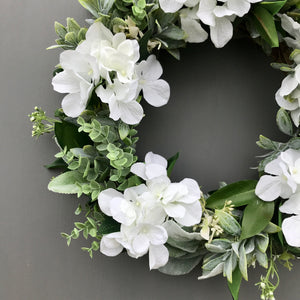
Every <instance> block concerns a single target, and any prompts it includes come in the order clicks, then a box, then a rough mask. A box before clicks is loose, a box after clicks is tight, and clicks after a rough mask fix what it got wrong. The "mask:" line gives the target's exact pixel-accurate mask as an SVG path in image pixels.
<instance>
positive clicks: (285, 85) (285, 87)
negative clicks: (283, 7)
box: [275, 15, 300, 127]
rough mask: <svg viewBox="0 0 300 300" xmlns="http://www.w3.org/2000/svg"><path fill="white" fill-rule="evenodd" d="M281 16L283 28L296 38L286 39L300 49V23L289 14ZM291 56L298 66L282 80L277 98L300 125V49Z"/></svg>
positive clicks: (293, 46)
mask: <svg viewBox="0 0 300 300" xmlns="http://www.w3.org/2000/svg"><path fill="white" fill-rule="evenodd" d="M280 17H281V24H282V28H284V29H285V30H286V31H287V32H288V33H289V34H290V35H292V36H293V37H294V38H295V39H292V38H291V37H285V38H284V40H285V41H286V43H287V44H288V45H289V46H290V47H291V48H293V49H300V33H299V32H300V31H299V30H300V24H299V23H297V22H295V21H294V20H293V19H292V18H290V17H289V16H287V15H280ZM291 58H292V59H293V60H294V62H295V65H296V66H295V68H294V69H292V70H291V73H290V74H288V75H287V76H286V77H285V78H284V80H283V81H282V84H281V87H280V89H279V90H278V91H277V93H276V95H275V98H276V101H277V103H278V105H279V106H280V107H282V108H284V109H286V110H288V111H290V112H291V118H292V120H293V122H294V124H295V126H296V127H298V126H299V121H300V87H299V83H300V65H299V63H300V56H299V52H298V50H296V51H295V52H294V53H293V55H291Z"/></svg>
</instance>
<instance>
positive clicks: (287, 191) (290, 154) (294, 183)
mask: <svg viewBox="0 0 300 300" xmlns="http://www.w3.org/2000/svg"><path fill="white" fill-rule="evenodd" d="M265 172H266V173H269V174H271V175H273V176H271V175H263V176H262V177H261V178H260V179H259V181H258V183H257V186H256V189H255V193H256V195H257V196H258V197H259V198H261V199H262V200H264V201H273V200H275V199H277V198H278V197H281V198H283V199H287V198H289V197H291V196H292V195H293V194H294V193H295V192H296V190H297V187H298V185H299V184H300V152H299V151H296V150H293V149H288V150H286V151H284V152H282V153H281V154H280V156H279V157H278V158H276V159H274V160H273V161H271V162H270V163H268V164H267V165H266V167H265Z"/></svg>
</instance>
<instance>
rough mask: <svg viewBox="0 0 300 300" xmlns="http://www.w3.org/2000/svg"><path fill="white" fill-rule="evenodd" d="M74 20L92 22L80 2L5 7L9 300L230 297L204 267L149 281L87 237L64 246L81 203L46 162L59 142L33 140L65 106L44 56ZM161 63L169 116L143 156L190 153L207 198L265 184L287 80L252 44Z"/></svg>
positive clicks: (139, 264) (183, 167) (0, 21)
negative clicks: (266, 150)
mask: <svg viewBox="0 0 300 300" xmlns="http://www.w3.org/2000/svg"><path fill="white" fill-rule="evenodd" d="M68 16H71V17H75V18H76V19H77V20H79V21H80V22H81V24H83V21H84V18H86V17H87V14H86V13H85V11H84V10H83V9H81V8H80V6H79V4H77V1H76V0H52V1H36V0H22V1H21V0H19V1H18V0H10V1H4V0H2V1H1V11H0V28H1V47H0V59H1V64H0V65H1V71H0V72H1V80H0V86H1V89H0V90H1V104H2V107H1V110H0V125H1V126H0V132H1V133H0V136H1V146H0V154H1V155H0V160H1V164H0V166H1V168H0V170H1V171H0V172H1V181H0V190H1V209H0V266H1V267H0V299H3V300H19V299H20V300H40V299H43V300H52V299H54V300H56V299H58V300H60V299H65V300H81V299H101V300H115V299H125V300H127V299H128V300H129V299H130V300H150V299H156V300H164V299H174V300H176V299H183V298H184V299H203V300H204V299H206V300H207V299H225V300H227V299H230V295H229V293H228V291H227V288H226V285H225V280H224V279H223V278H222V277H217V278H213V279H210V280H207V281H203V282H199V281H197V276H198V275H199V274H200V269H197V270H195V271H194V272H192V273H191V274H189V275H187V276H184V277H178V278H174V277H168V276H165V275H163V274H160V273H159V272H157V271H152V272H149V271H148V263H147V258H142V259H139V260H134V259H131V258H129V257H127V256H125V255H120V256H118V257H116V258H107V257H104V256H102V255H101V254H100V253H99V254H97V255H95V257H94V259H93V260H91V259H90V258H89V257H88V256H87V254H86V253H83V252H82V251H81V250H80V247H82V246H86V245H87V242H86V241H85V240H78V241H76V242H74V243H72V244H71V246H70V247H69V248H68V247H67V246H66V243H65V241H64V240H63V239H62V238H60V235H59V233H60V232H61V231H65V232H69V231H70V230H71V229H72V228H73V227H72V225H73V222H74V221H77V220H78V218H76V217H75V216H74V215H73V211H74V210H75V208H76V207H77V203H78V200H77V199H76V198H74V197H68V196H61V195H56V194H54V193H50V192H48V191H47V184H48V181H49V180H50V178H51V177H52V176H54V173H53V172H50V171H48V170H46V169H44V168H43V164H46V163H48V162H49V161H51V159H52V157H53V155H54V154H55V153H56V151H57V149H56V146H55V144H54V142H53V140H52V138H51V137H50V136H46V137H42V138H41V139H40V140H39V141H35V140H34V139H32V138H31V136H30V134H31V124H30V123H29V122H28V120H27V117H26V116H27V114H28V113H30V112H31V111H32V109H33V107H34V106H35V105H38V106H41V107H43V108H44V109H45V110H46V111H47V112H48V113H49V114H50V115H51V114H52V113H53V111H54V110H55V108H56V107H58V106H59V105H60V102H61V98H62V97H61V95H59V94H56V93H55V92H53V91H52V88H51V84H50V80H51V71H52V69H53V68H54V66H55V65H56V64H57V63H58V53H59V52H58V51H55V50H54V51H46V50H45V48H46V47H47V46H49V45H51V44H52V41H53V40H54V39H55V34H54V30H53V23H54V21H55V20H58V21H60V22H64V19H65V18H66V17H68ZM161 61H162V63H163V65H164V69H165V75H164V78H165V79H166V80H168V82H169V83H170V85H171V87H172V97H171V99H170V103H169V105H168V106H166V107H164V108H161V109H156V108H151V107H149V106H147V105H145V111H146V115H147V116H146V117H145V119H144V121H143V124H142V125H140V126H139V130H140V136H141V141H140V144H139V147H138V152H139V155H140V157H141V159H142V158H143V156H144V154H145V153H146V152H148V151H151V150H152V151H154V152H157V153H160V154H163V155H165V156H167V157H168V156H171V155H173V154H175V153H176V152H177V151H180V153H181V158H180V160H179V162H178V164H177V165H176V168H175V170H174V174H173V176H174V179H176V180H179V179H181V178H183V177H192V178H195V179H197V180H198V181H199V184H201V185H202V186H203V189H204V190H205V191H208V190H210V189H213V188H215V187H216V186H217V183H218V182H219V181H223V180H224V181H227V182H232V181H235V180H238V179H244V178H245V179H247V178H253V177H255V176H256V173H255V171H253V170H250V167H253V166H255V165H256V159H255V156H256V155H258V154H259V153H260V152H259V150H258V149H257V147H256V146H255V141H256V139H257V136H258V134H259V133H263V134H265V135H267V136H269V137H271V138H276V137H279V135H278V132H277V130H276V128H275V121H274V117H275V112H276V109H277V107H276V105H275V103H274V92H275V91H276V89H277V88H278V87H279V85H280V82H281V74H280V73H278V72H277V71H274V70H272V69H271V68H270V67H269V66H268V62H267V60H266V57H265V55H264V54H263V53H262V52H261V51H260V49H258V48H257V47H256V46H255V45H253V44H252V43H251V42H247V41H239V42H236V41H232V42H231V43H230V45H228V46H226V47H225V48H224V49H222V50H216V49H214V48H213V47H212V46H211V45H210V44H209V43H205V44H203V45H201V46H200V47H198V46H197V47H195V46H192V47H189V48H188V49H186V50H184V51H182V61H181V62H176V61H175V60H173V59H172V58H170V57H168V56H167V55H162V57H161ZM297 267H298V268H297ZM259 271H261V270H256V271H252V272H250V280H249V281H250V282H249V284H248V285H246V284H244V285H243V287H242V291H241V300H247V299H249V300H250V299H251V300H253V299H258V298H259V294H258V292H257V290H256V287H255V286H254V283H255V282H257V281H258V280H259ZM280 271H281V287H280V289H279V290H278V293H277V295H278V297H277V299H286V300H295V299H298V298H299V296H297V295H298V294H299V292H300V287H299V285H298V278H299V275H300V268H299V264H298V263H295V270H293V271H292V273H289V272H288V271H287V270H285V269H283V268H280Z"/></svg>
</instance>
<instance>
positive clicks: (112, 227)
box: [98, 216, 121, 235]
mask: <svg viewBox="0 0 300 300" xmlns="http://www.w3.org/2000/svg"><path fill="white" fill-rule="evenodd" d="M120 225H121V224H120V223H118V222H117V221H115V220H114V219H113V218H111V217H108V216H105V219H104V220H103V221H102V222H101V225H100V227H99V229H98V233H99V234H102V235H103V234H109V233H112V232H117V231H120Z"/></svg>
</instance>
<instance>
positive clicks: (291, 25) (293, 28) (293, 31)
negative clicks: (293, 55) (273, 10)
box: [278, 14, 300, 49]
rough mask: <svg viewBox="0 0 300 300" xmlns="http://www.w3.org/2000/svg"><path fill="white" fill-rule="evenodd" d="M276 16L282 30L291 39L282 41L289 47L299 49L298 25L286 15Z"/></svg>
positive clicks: (299, 34) (287, 38)
mask: <svg viewBox="0 0 300 300" xmlns="http://www.w3.org/2000/svg"><path fill="white" fill-rule="evenodd" d="M278 16H279V17H280V19H281V26H282V28H283V29H284V30H285V31H286V32H287V33H289V34H290V35H291V36H292V37H293V38H291V37H285V38H283V39H284V40H285V42H286V43H287V45H288V46H289V47H291V48H293V49H300V24H299V23H298V22H296V21H294V20H293V19H292V18H291V17H289V16H288V15H286V14H278Z"/></svg>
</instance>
